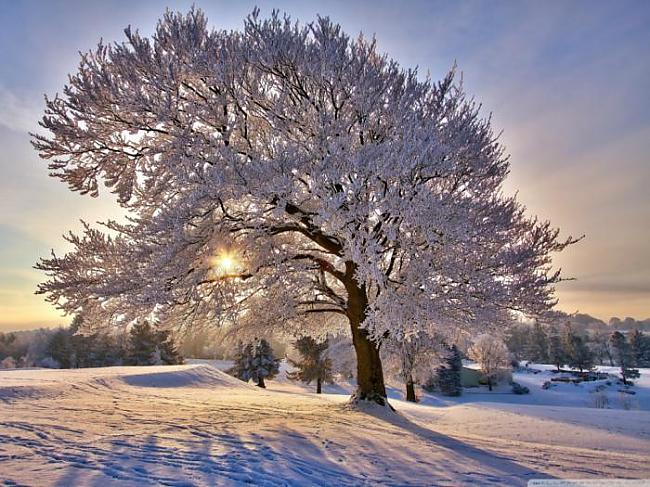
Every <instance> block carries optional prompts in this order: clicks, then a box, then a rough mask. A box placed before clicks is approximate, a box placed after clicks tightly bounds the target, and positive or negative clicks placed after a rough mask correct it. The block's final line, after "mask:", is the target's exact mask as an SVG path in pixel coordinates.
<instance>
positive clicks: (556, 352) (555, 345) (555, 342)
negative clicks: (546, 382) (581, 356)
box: [548, 333, 566, 372]
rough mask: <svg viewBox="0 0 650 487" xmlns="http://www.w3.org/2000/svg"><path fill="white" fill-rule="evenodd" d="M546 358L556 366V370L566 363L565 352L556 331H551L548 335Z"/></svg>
mask: <svg viewBox="0 0 650 487" xmlns="http://www.w3.org/2000/svg"><path fill="white" fill-rule="evenodd" d="M548 359H549V362H551V363H552V364H553V365H555V366H556V367H557V370H558V372H559V370H560V368H561V367H562V365H564V364H565V363H566V353H565V351H564V346H563V345H562V338H561V337H560V335H559V334H558V333H552V334H551V335H550V336H549V337H548Z"/></svg>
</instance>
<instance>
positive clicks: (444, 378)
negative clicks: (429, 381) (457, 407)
mask: <svg viewBox="0 0 650 487" xmlns="http://www.w3.org/2000/svg"><path fill="white" fill-rule="evenodd" d="M462 369H463V361H462V359H461V355H460V351H459V350H458V347H456V345H452V347H451V348H450V349H449V353H447V355H446V357H445V361H444V362H443V363H442V364H441V365H440V366H438V368H437V369H436V385H437V387H438V389H439V390H440V392H441V393H442V394H443V395H444V396H460V395H461V393H462V392H463V386H462V383H461V372H462Z"/></svg>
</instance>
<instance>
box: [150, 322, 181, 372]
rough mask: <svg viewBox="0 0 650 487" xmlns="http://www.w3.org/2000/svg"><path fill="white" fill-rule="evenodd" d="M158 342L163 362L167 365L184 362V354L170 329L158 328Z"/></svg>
mask: <svg viewBox="0 0 650 487" xmlns="http://www.w3.org/2000/svg"><path fill="white" fill-rule="evenodd" d="M156 343H157V348H158V353H159V354H160V361H161V363H163V364H165V365H177V364H182V363H183V356H182V355H181V353H180V351H179V350H178V347H177V346H176V343H175V341H174V337H173V336H172V334H171V332H170V331H169V330H158V332H157V333H156Z"/></svg>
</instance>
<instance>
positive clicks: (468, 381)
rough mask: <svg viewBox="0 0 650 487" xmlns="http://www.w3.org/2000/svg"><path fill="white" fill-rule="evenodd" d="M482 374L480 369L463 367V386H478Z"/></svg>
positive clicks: (461, 372)
mask: <svg viewBox="0 0 650 487" xmlns="http://www.w3.org/2000/svg"><path fill="white" fill-rule="evenodd" d="M482 376H483V374H481V371H480V370H476V369H470V368H469V367H463V368H462V369H461V371H460V383H461V385H462V386H463V387H478V386H479V385H480V381H481V377H482Z"/></svg>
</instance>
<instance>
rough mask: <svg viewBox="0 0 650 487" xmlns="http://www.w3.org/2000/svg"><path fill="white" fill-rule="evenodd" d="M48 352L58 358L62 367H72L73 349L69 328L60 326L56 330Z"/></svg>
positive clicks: (55, 358)
mask: <svg viewBox="0 0 650 487" xmlns="http://www.w3.org/2000/svg"><path fill="white" fill-rule="evenodd" d="M47 354H48V355H49V356H50V357H52V358H53V359H54V360H56V361H57V363H58V364H59V367H61V368H62V369H70V368H72V366H73V363H72V361H73V350H72V343H71V337H70V331H69V330H66V329H64V328H60V329H58V330H57V331H55V332H54V334H53V335H52V338H50V342H49V344H48V346H47Z"/></svg>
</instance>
